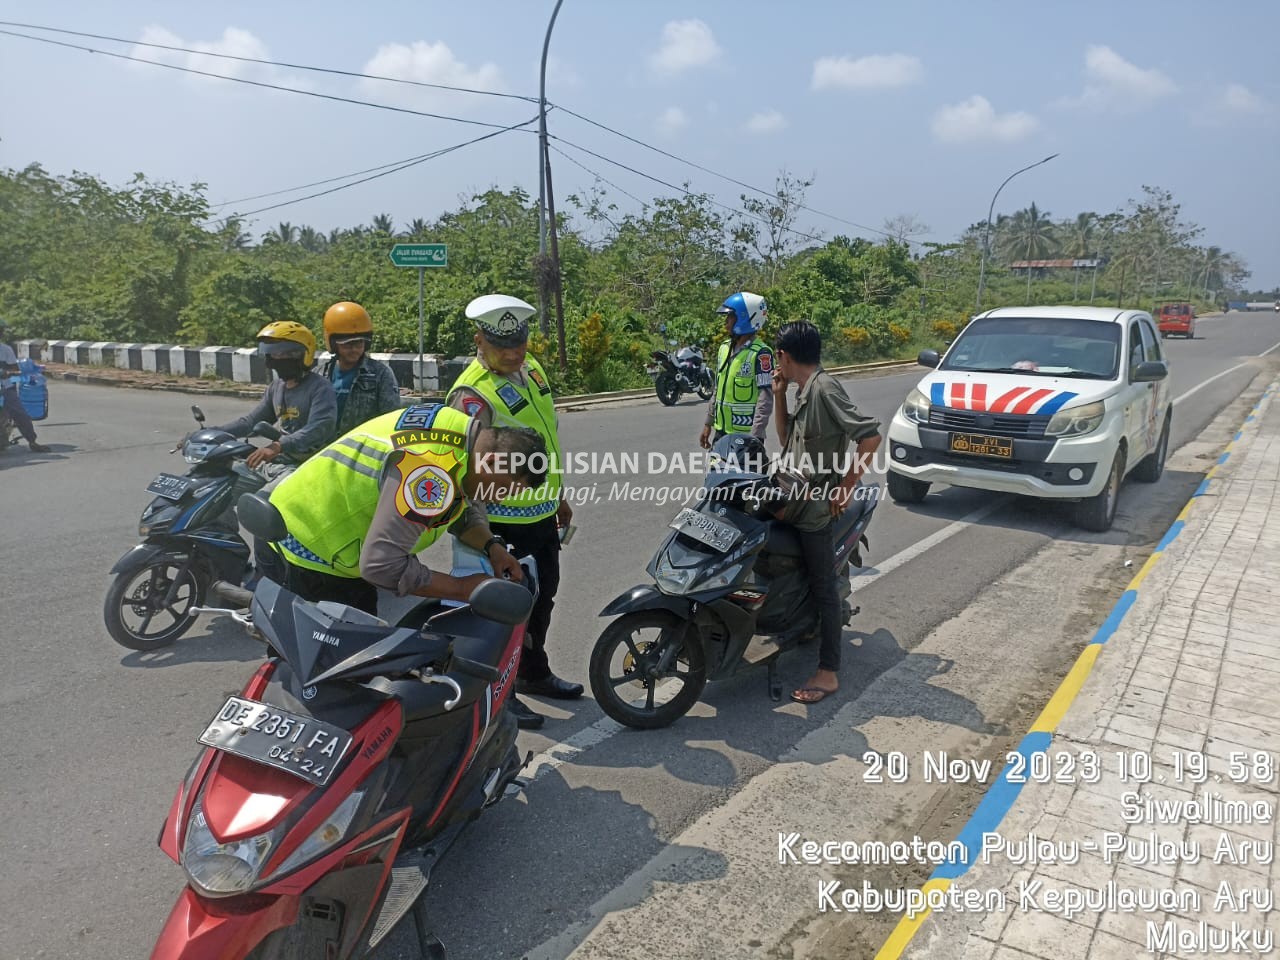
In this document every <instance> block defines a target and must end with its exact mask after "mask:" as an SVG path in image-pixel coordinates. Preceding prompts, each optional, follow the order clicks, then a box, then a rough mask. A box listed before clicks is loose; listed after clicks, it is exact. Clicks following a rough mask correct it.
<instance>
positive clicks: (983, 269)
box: [973, 153, 1057, 313]
mask: <svg viewBox="0 0 1280 960" xmlns="http://www.w3.org/2000/svg"><path fill="white" fill-rule="evenodd" d="M1056 156H1057V154H1056V153H1055V154H1053V155H1052V156H1048V157H1045V158H1044V159H1043V160H1037V161H1036V162H1035V163H1032V164H1029V165H1027V166H1025V167H1023V168H1022V169H1021V170H1015V171H1013V173H1011V174H1009V175H1008V176H1007V177H1005V178H1004V183H1002V184H1000V186H998V187H996V192H995V194H994V195H993V196H992V197H991V206H990V207H988V208H987V219H986V222H985V223H983V225H982V265H981V266H980V267H979V268H978V299H977V301H976V302H975V303H974V307H973V309H974V312H975V313H976V312H978V311H979V310H981V309H982V290H983V288H984V287H985V286H986V285H987V247H988V243H987V238H988V236H989V235H990V234H991V216H992V214H993V213H995V209H996V197H998V196H1000V191H1001V190H1003V189H1004V188H1005V184H1007V183H1008V182H1009V181H1010V180H1012V179H1013V178H1014V177H1016V176H1017V175H1018V174H1020V173H1026V172H1027V171H1028V170H1030V169H1031V168H1032V167H1038V166H1040V164H1042V163H1048V162H1049V161H1050V160H1052V159H1053V158H1054V157H1056ZM1030 291H1031V268H1030V267H1028V268H1027V299H1030V298H1031V292H1030Z"/></svg>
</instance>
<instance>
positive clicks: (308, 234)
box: [298, 227, 326, 253]
mask: <svg viewBox="0 0 1280 960" xmlns="http://www.w3.org/2000/svg"><path fill="white" fill-rule="evenodd" d="M298 246H300V247H302V249H303V250H307V251H309V252H311V253H321V252H322V251H323V250H324V248H325V246H326V241H325V238H324V234H323V233H321V232H320V231H319V230H317V229H316V228H315V227H303V228H302V229H301V230H299V231H298Z"/></svg>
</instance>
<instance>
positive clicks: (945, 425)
mask: <svg viewBox="0 0 1280 960" xmlns="http://www.w3.org/2000/svg"><path fill="white" fill-rule="evenodd" d="M1050 419H1051V418H1050V417H1042V416H1035V415H1030V414H1028V415H1023V414H1014V413H1003V414H1000V413H977V412H974V411H970V410H952V409H950V408H948V407H932V408H931V409H930V410H929V426H931V427H940V428H942V429H944V430H967V431H972V432H974V433H988V434H992V435H994V436H999V437H1032V438H1039V437H1043V436H1044V428H1045V427H1047V426H1048V425H1049V420H1050Z"/></svg>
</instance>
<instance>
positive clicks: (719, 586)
mask: <svg viewBox="0 0 1280 960" xmlns="http://www.w3.org/2000/svg"><path fill="white" fill-rule="evenodd" d="M740 444H741V438H740V437H734V436H726V437H722V438H720V440H719V441H717V443H716V445H715V448H714V453H715V454H716V458H717V459H718V460H719V462H720V464H721V465H722V467H721V468H720V469H713V470H712V471H711V472H709V473H708V474H707V477H706V480H705V481H704V485H703V488H702V490H701V491H699V494H698V496H697V497H696V498H695V501H696V502H693V503H691V504H690V505H687V506H686V507H685V508H684V509H683V510H681V511H680V513H678V514H677V515H676V517H675V519H674V520H673V521H672V522H671V525H670V526H671V531H670V532H669V533H668V534H667V536H666V538H665V539H664V540H663V542H662V546H661V547H659V548H658V552H657V553H656V554H655V555H654V557H653V559H652V560H651V561H649V566H648V567H647V568H646V572H648V574H649V575H650V576H651V577H652V578H653V583H652V584H651V585H650V584H642V585H640V586H635V587H632V588H631V589H630V590H628V591H627V592H626V593H624V594H622V595H621V596H619V597H617V598H616V599H615V600H613V602H611V603H610V604H609V605H608V606H606V607H605V608H604V610H602V611H601V612H600V616H602V617H613V616H617V617H618V619H617V620H615V621H613V622H612V623H611V624H609V626H607V627H606V628H605V630H604V632H603V633H601V635H600V637H599V639H598V640H596V643H595V647H594V648H593V649H592V652H591V664H590V668H589V672H590V678H591V692H592V694H593V695H594V696H595V698H596V702H598V703H599V704H600V707H601V709H602V710H604V712H605V713H606V714H608V715H609V716H610V717H612V718H613V719H614V720H617V721H618V722H619V723H621V724H624V725H626V726H629V727H635V728H637V729H651V728H655V727H664V726H666V725H668V724H670V723H672V722H673V721H675V720H677V719H679V718H680V717H682V716H684V714H685V713H687V712H688V711H689V709H690V708H691V707H692V706H693V705H694V704H695V703H697V701H698V698H699V696H701V694H702V689H703V687H704V686H705V685H706V683H707V681H708V680H723V679H726V678H727V677H731V676H734V675H736V674H738V673H739V672H741V671H742V670H745V669H747V668H749V667H753V666H759V665H764V666H765V667H766V668H767V670H768V680H769V694H770V696H771V697H772V698H773V699H774V700H775V701H776V700H781V699H782V683H781V680H780V679H779V678H778V675H777V660H778V657H779V655H780V654H782V653H783V652H785V651H787V650H789V649H791V648H792V647H794V646H796V645H797V644H799V643H802V642H804V641H806V640H809V639H812V638H813V637H814V636H816V634H817V630H818V611H817V607H816V605H815V604H814V602H813V599H812V596H811V594H810V590H809V582H808V575H807V572H806V570H805V565H804V559H803V555H802V553H801V549H800V541H799V538H798V537H797V536H796V533H795V530H794V529H793V528H792V527H789V526H787V525H786V524H782V523H778V522H775V521H774V520H772V519H770V517H771V516H772V511H773V509H774V506H773V505H774V504H775V503H776V500H777V493H778V490H777V486H776V485H775V484H774V482H773V481H772V480H771V479H770V478H769V477H767V476H766V475H764V474H763V473H760V472H754V471H748V470H742V469H738V468H740V467H741V466H743V464H742V462H741V459H742V458H740V457H736V456H735V455H734V453H733V451H734V449H735V445H740ZM878 495H879V488H878V487H877V486H871V485H859V486H858V488H857V489H856V490H855V491H854V497H853V500H852V502H851V503H850V504H849V506H848V507H847V508H846V509H845V511H844V513H843V514H841V516H840V517H839V518H838V519H837V520H836V521H835V526H834V528H833V540H834V546H835V550H834V553H833V555H832V557H831V563H832V567H833V568H834V569H835V570H837V571H838V572H839V575H838V576H837V585H838V590H839V594H840V602H841V607H842V611H843V613H844V622H845V623H848V622H849V621H850V620H851V619H852V617H853V615H854V614H856V613H857V612H858V608H857V607H854V606H852V604H851V601H850V596H851V588H850V585H849V565H850V564H852V565H853V566H858V567H860V566H862V554H861V548H862V547H864V546H867V545H868V544H867V539H866V535H865V534H866V529H867V526H868V524H870V523H871V517H872V514H873V513H874V512H875V506H876V502H877V499H878Z"/></svg>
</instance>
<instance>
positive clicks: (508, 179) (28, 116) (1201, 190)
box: [0, 0, 1280, 289]
mask: <svg viewBox="0 0 1280 960" xmlns="http://www.w3.org/2000/svg"><path fill="white" fill-rule="evenodd" d="M553 7H554V0H472V2H469V3H459V2H442V0H416V2H413V3H404V2H402V3H375V2H369V3H364V4H359V5H357V4H352V3H350V2H344V3H337V2H329V0H311V2H307V3H303V2H300V0H274V2H271V3H263V2H254V3H248V2H240V0H223V2H222V3H219V4H216V5H215V4H191V3H183V4H177V3H172V2H130V0H117V2H115V3H112V4H103V3H100V2H88V0H63V2H60V3H58V4H47V3H32V2H2V0H0V20H4V21H9V22H20V23H24V24H30V25H36V26H44V27H55V28H59V29H63V30H72V31H81V32H87V33H95V34H102V35H106V36H111V37H117V38H121V39H123V40H126V41H129V42H128V43H113V42H109V41H105V40H89V39H84V38H76V37H71V36H65V35H58V34H54V33H49V32H42V31H38V30H34V29H30V28H24V27H14V26H0V30H7V31H13V32H18V33H26V34H28V35H32V36H40V37H44V38H46V39H52V40H58V41H60V42H62V43H70V44H75V45H78V46H81V47H83V46H89V47H93V48H94V49H97V50H101V51H112V52H116V53H123V54H127V55H130V56H136V57H141V58H146V59H150V60H156V61H160V62H163V63H168V64H173V65H178V66H185V67H190V68H194V69H199V70H205V71H209V72H213V73H220V74H226V75H230V76H234V77H239V78H242V79H244V80H251V81H256V82H258V83H268V84H275V85H280V86H286V87H295V88H298V89H301V90H305V91H308V92H309V93H312V94H324V95H327V96H330V97H339V98H345V99H347V100H361V101H368V102H370V103H375V104H378V105H381V107H384V108H395V109H380V108H375V107H370V106H366V105H362V104H356V103H348V102H339V101H335V100H332V99H322V98H320V97H318V96H307V95H302V94H297V93H289V92H284V91H278V90H273V89H267V88H264V87H260V86H251V85H248V84H243V83H235V82H231V81H228V80H224V79H217V78H212V77H204V76H196V75H191V74H184V73H181V72H178V71H175V70H171V69H166V68H163V67H158V66H153V65H149V64H140V63H133V62H129V61H126V60H122V59H118V58H112V57H108V56H101V55H95V54H91V53H87V52H85V51H84V50H82V49H71V48H68V47H65V46H64V47H59V46H53V45H49V44H46V43H41V42H37V41H34V40H30V39H24V38H20V37H15V36H11V35H7V34H0V167H6V168H22V167H25V166H26V165H27V164H30V163H39V164H41V165H42V166H43V167H44V168H45V169H46V170H47V171H49V172H51V173H55V174H66V173H70V172H71V171H73V170H79V171H83V172H87V173H92V174H95V175H97V176H100V177H101V178H103V179H104V180H106V181H107V182H108V183H112V184H123V183H124V182H126V181H127V180H128V179H129V178H130V177H131V176H132V175H133V174H134V173H135V172H141V173H145V174H146V175H147V176H148V177H150V178H152V179H157V180H166V181H173V182H177V183H181V184H188V183H192V182H197V181H198V182H201V183H205V184H207V185H208V188H207V196H208V197H209V199H210V200H211V201H213V202H214V203H217V204H220V206H218V208H217V210H218V213H219V215H225V214H227V213H230V212H232V211H239V212H248V211H253V210H257V209H259V208H261V207H265V206H268V205H270V204H274V203H280V202H283V201H286V200H290V199H296V198H298V197H301V196H305V195H307V194H311V193H316V192H318V191H321V190H326V189H329V188H330V187H332V186H336V185H339V183H343V182H349V181H338V182H337V183H333V184H326V185H323V186H318V187H313V188H310V189H306V190H302V191H298V192H294V193H285V194H280V195H276V196H271V197H266V198H263V199H257V200H249V199H246V198H251V197H257V196H259V195H262V194H267V193H274V192H276V191H282V190H286V189H289V188H294V187H299V186H301V185H304V184H308V183H314V182H316V181H321V180H328V179H330V178H335V177H340V176H343V175H347V174H351V173H354V172H356V171H361V170H367V169H370V168H374V167H383V166H384V165H388V164H393V163H394V162H395V161H399V160H406V159H409V158H414V157H419V156H423V155H425V154H428V153H431V152H433V151H436V150H440V149H442V148H446V147H451V146H454V145H456V144H460V143H462V142H464V141H467V140H471V139H474V138H476V137H480V136H484V135H485V134H490V133H494V132H495V130H498V129H500V128H501V127H505V126H508V125H513V124H520V123H522V122H524V121H527V120H530V119H531V118H533V117H535V116H536V114H537V106H536V103H531V102H529V101H527V100H521V99H517V98H516V97H519V96H525V97H533V98H536V97H537V94H538V79H539V78H538V73H539V59H540V55H541V51H542V41H543V36H544V33H545V31H546V26H547V21H548V19H549V17H550V15H551V11H552V9H553ZM1277 36H1280V3H1276V2H1274V0H1239V2H1233V0H1221V2H1219V3H1216V4H1207V3H1204V2H1203V0H1199V2H1184V0H1123V2H1115V0H1109V2H1094V0H1077V2H1075V3H1073V4H1069V5H1061V4H1045V3H1024V4H1010V3H995V2H987V0H970V2H967V3H954V2H942V0H933V2H923V0H920V2H912V0H899V2H897V3H884V2H881V3H875V4H870V3H853V2H847V0H846V2H828V0H794V2H792V3H790V4H781V3H777V2H776V0H684V2H675V0H645V2H637V0H630V2H627V0H564V2H563V6H562V7H561V10H560V13H559V16H558V19H557V21H556V24H555V28H554V31H553V33H552V37H551V42H550V56H549V61H548V71H547V99H548V101H549V102H550V103H551V104H554V105H556V108H553V109H551V111H550V112H549V114H548V118H547V125H548V131H549V133H550V135H551V136H552V137H553V138H554V139H552V141H551V143H552V146H553V147H554V148H555V149H556V150H557V151H561V152H553V153H552V154H551V160H552V168H553V175H554V185H555V194H556V198H557V206H558V208H560V209H561V210H566V209H569V210H571V209H572V208H571V207H570V206H569V204H568V202H567V197H568V196H569V195H570V194H579V195H582V194H585V193H586V192H587V191H588V190H590V189H591V187H592V185H593V184H596V185H598V186H599V187H600V188H601V189H602V190H603V191H604V192H605V193H606V194H607V196H608V198H609V200H610V201H612V202H614V203H616V204H617V205H618V208H619V210H621V211H622V212H638V211H639V209H640V203H641V202H642V201H648V200H652V198H653V197H654V196H658V195H671V194H672V193H673V190H671V189H670V188H668V187H666V186H663V185H661V184H659V183H657V182H655V181H654V180H651V179H646V177H652V178H657V179H658V180H662V181H665V182H666V183H668V184H674V185H677V186H679V185H682V184H684V183H686V182H687V183H688V185H689V189H691V190H694V191H696V192H706V193H709V194H711V195H712V196H713V197H715V199H716V200H717V201H718V202H720V203H722V204H725V205H726V206H728V207H740V206H741V194H742V193H744V192H746V190H745V189H744V187H742V186H740V185H736V184H734V183H732V182H730V180H729V179H723V178H722V177H719V176H716V175H713V173H709V172H706V171H704V170H699V169H697V168H695V167H693V166H690V165H687V164H685V163H682V162H679V161H678V160H675V159H672V158H670V157H667V156H663V155H662V154H660V153H658V152H655V151H654V150H651V149H649V147H656V148H658V149H660V150H662V151H665V152H666V153H669V154H674V155H675V156H676V157H679V158H682V159H683V160H687V161H691V162H692V163H694V164H698V165H700V166H701V167H704V168H707V170H710V171H714V173H715V174H720V175H723V177H727V178H730V179H731V180H737V181H741V183H744V184H749V185H751V186H753V187H757V188H764V189H770V188H772V186H773V184H774V182H775V179H776V177H777V176H778V174H779V173H780V171H783V170H786V171H789V172H790V173H791V174H793V175H796V176H800V177H805V178H812V179H813V185H812V186H811V187H810V188H809V191H808V195H807V205H808V206H809V207H811V208H812V209H813V211H816V212H805V213H803V214H802V215H801V218H800V220H799V221H798V222H797V228H798V229H800V230H803V231H805V232H808V233H813V234H816V235H820V236H823V237H832V236H836V235H839V234H844V235H848V236H865V237H868V238H872V239H874V238H876V236H877V234H876V233H875V232H874V231H875V230H878V229H882V228H883V226H884V222H885V220H886V219H887V218H892V217H899V216H904V215H909V216H912V217H914V218H916V220H917V221H918V222H919V223H921V224H924V225H927V227H928V230H927V232H925V233H922V234H920V235H919V236H918V237H917V238H916V239H918V240H922V241H926V240H931V241H939V242H947V241H950V240H954V239H955V238H956V237H957V236H958V235H959V234H960V232H961V231H963V230H964V229H965V228H966V227H968V226H969V225H970V224H972V223H974V222H977V221H980V220H982V219H983V218H984V217H985V216H986V212H987V207H988V205H989V204H990V203H991V197H992V194H993V192H994V191H995V189H996V188H997V187H998V186H999V185H1000V183H1001V181H1002V180H1004V178H1005V177H1007V176H1008V175H1009V174H1010V173H1012V172H1013V171H1015V170H1017V169H1019V168H1020V167H1023V166H1026V165H1028V164H1030V163H1034V162H1035V161H1037V160H1040V159H1042V158H1044V157H1046V156H1049V155H1051V154H1055V153H1056V154H1058V156H1057V157H1056V158H1055V159H1053V160H1051V161H1049V162H1048V163H1046V164H1044V165H1042V166H1038V167H1036V168H1035V169H1033V170H1029V171H1027V172H1026V173H1023V174H1021V175H1019V176H1018V177H1016V178H1015V179H1014V180H1012V181H1011V182H1010V183H1009V184H1008V186H1006V187H1005V188H1004V190H1003V192H1002V193H1001V194H1000V197H999V200H998V203H997V206H996V212H997V214H999V213H1010V212H1012V211H1014V210H1017V209H1020V208H1023V207H1026V206H1027V205H1029V204H1030V203H1031V202H1033V201H1034V202H1035V203H1036V204H1037V205H1038V206H1039V207H1040V208H1041V209H1043V210H1046V211H1048V212H1049V214H1050V215H1051V216H1053V217H1054V218H1066V217H1074V215H1075V214H1076V213H1079V212H1082V211H1086V210H1092V211H1095V212H1098V213H1106V212H1110V211H1113V210H1117V209H1121V208H1123V207H1124V206H1125V205H1126V204H1127V202H1128V201H1129V200H1130V199H1132V198H1135V197H1138V196H1139V195H1140V194H1141V190H1142V186H1143V185H1144V184H1149V185H1153V186H1159V187H1163V188H1165V189H1167V190H1170V191H1172V193H1173V194H1174V197H1175V198H1176V199H1177V200H1178V201H1179V202H1181V204H1182V213H1183V216H1184V218H1185V219H1187V220H1190V221H1193V222H1195V223H1197V224H1199V225H1200V226H1201V227H1203V228H1204V233H1203V235H1202V236H1201V238H1200V240H1199V242H1200V243H1202V244H1214V245H1217V246H1220V247H1223V248H1225V249H1228V250H1232V251H1235V252H1236V253H1238V254H1239V255H1241V256H1242V257H1243V258H1244V259H1245V260H1246V261H1247V263H1248V265H1249V267H1250V269H1251V270H1252V272H1253V277H1252V280H1251V281H1250V282H1251V284H1252V285H1253V286H1255V287H1260V288H1264V289H1270V288H1272V287H1274V286H1277V285H1280V230H1278V229H1277V223H1278V221H1280V187H1278V186H1277V171H1280V67H1278V66H1277V61H1276V59H1275V43H1276V37H1277ZM139 41H145V42H149V43H158V44H164V45H168V46H173V47H183V48H188V49H191V50H202V51H212V52H217V53H229V54H234V55H237V56H242V57H250V58H255V59H261V60H273V61H277V62H280V63H289V64H295V65H300V66H316V67H325V68H330V69H333V70H339V71H346V72H347V73H348V74H357V75H358V74H377V75H380V76H385V77H396V78H401V79H411V80H417V81H422V82H428V83H439V84H446V85H450V86H463V87H469V88H473V89H476V90H483V91H489V92H491V93H504V94H510V95H515V97H512V96H508V97H496V96H489V95H481V94H471V93H457V92H449V91H440V90H436V89H430V88H426V87H421V86H411V85H406V84H398V83H391V82H388V81H385V80H373V79H368V78H366V77H362V76H350V75H332V74H326V73H320V72H314V71H304V70H300V69H297V68H295V67H284V66H268V65H259V64H251V63H243V62H236V61H230V60H218V59H214V58H211V57H205V56H199V55H197V54H191V53H179V52H173V51H166V50H161V49H155V48H147V47H142V46H137V45H136V44H137V43H138V42H139ZM559 108H563V109H559ZM568 111H572V112H573V113H574V114H579V115H581V117H585V118H588V120H590V121H594V122H595V124H603V125H604V126H607V127H611V128H613V129H614V130H616V131H619V132H620V133H623V134H626V135H627V136H629V137H631V138H633V139H632V140H627V139H623V138H622V137H619V136H617V135H615V134H614V133H611V132H609V131H606V130H605V129H602V128H601V127H599V126H596V125H593V124H592V123H590V122H588V121H587V120H583V119H581V118H580V117H578V116H573V115H572V114H570V113H569V112H568ZM424 113H430V114H437V115H440V117H452V118H458V120H466V121H471V122H470V123H463V122H458V120H454V119H441V118H437V117H428V116H423V115H422V114H424ZM485 124H489V125H492V126H485ZM533 131H536V124H535V125H533V126H531V127H528V128H526V129H524V130H515V131H510V132H505V133H500V134H498V135H496V136H492V137H490V138H488V139H486V140H484V141H482V142H478V143H474V144H471V145H469V146H465V147H462V148H460V149H457V150H456V151H453V152H450V153H447V154H444V155H442V156H440V157H438V158H436V159H431V160H427V161H424V162H422V163H419V164H417V165H415V166H412V167H410V168H407V169H405V170H402V171H399V172H395V173H391V174H389V175H387V176H383V177H380V178H378V179H374V180H371V181H369V182H366V183H363V184H358V185H355V186H351V187H349V188H347V189H342V190H338V191H336V192H333V193H329V194H327V195H325V196H321V197H316V198H313V199H308V200H305V201H303V202H299V203H294V204H292V205H289V206H284V207H280V208H278V209H273V210H265V211H263V212H261V213H255V214H253V215H252V216H251V218H250V220H251V232H252V233H253V234H254V235H255V236H260V235H261V234H262V233H264V232H265V231H266V230H268V229H270V228H271V227H273V226H275V224H277V223H279V222H280V221H289V222H291V223H293V224H309V225H311V226H313V227H316V228H317V229H320V230H322V231H324V232H327V231H329V230H330V229H332V228H335V227H344V226H354V225H356V224H359V223H368V222H369V220H370V219H371V218H372V217H373V216H374V215H375V214H378V213H389V214H391V215H392V218H393V220H394V221H395V223H396V224H397V225H398V226H403V225H404V224H406V223H408V222H409V221H410V220H412V219H414V218H416V217H421V218H423V219H427V220H431V219H435V218H436V217H438V216H439V215H440V214H441V213H444V212H446V211H448V210H453V209H457V208H458V206H459V205H460V199H461V198H465V197H468V196H471V195H473V194H475V193H478V192H480V191H483V190H486V189H489V188H491V187H498V188H501V189H510V188H512V187H517V186H518V187H521V188H523V189H524V190H526V191H527V192H529V193H530V194H531V195H536V193H537V184H538V180H537V175H538V152H537V138H536V135H535V132H533ZM636 141H638V142H636ZM646 145H648V146H646ZM583 148H585V149H586V150H589V151H591V152H592V153H593V154H596V155H595V156H593V155H592V153H585V152H582V149H583ZM565 155H567V157H566V156H565ZM619 164H621V165H625V166H619ZM626 168H630V169H626ZM605 181H607V183H606V182H605ZM222 204H225V205H222ZM725 212H728V211H725Z"/></svg>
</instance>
